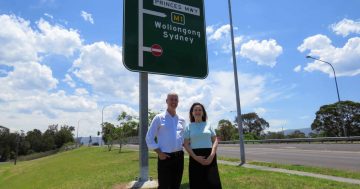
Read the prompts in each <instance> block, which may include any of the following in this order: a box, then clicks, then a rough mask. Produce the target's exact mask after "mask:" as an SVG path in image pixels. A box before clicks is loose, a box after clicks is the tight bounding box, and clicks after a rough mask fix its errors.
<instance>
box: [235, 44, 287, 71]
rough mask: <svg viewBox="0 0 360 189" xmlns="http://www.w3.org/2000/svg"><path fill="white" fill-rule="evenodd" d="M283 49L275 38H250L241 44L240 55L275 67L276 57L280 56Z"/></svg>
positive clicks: (259, 63) (260, 63)
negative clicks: (260, 39) (259, 39)
mask: <svg viewBox="0 0 360 189" xmlns="http://www.w3.org/2000/svg"><path fill="white" fill-rule="evenodd" d="M282 51H283V49H282V47H281V46H280V45H278V44H277V42H276V41H275V40H274V39H270V40H262V41H258V40H250V41H249V42H247V43H244V44H243V45H242V46H241V50H240V55H241V56H242V57H244V58H248V59H250V60H251V61H254V62H256V63H257V64H258V65H265V66H269V67H274V66H275V65H276V58H277V57H278V56H280V54H281V53H282Z"/></svg>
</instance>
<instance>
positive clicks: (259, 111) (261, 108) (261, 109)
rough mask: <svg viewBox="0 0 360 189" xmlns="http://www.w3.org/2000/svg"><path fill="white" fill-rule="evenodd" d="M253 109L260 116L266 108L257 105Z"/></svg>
mask: <svg viewBox="0 0 360 189" xmlns="http://www.w3.org/2000/svg"><path fill="white" fill-rule="evenodd" d="M254 111H255V112H256V113H257V114H258V115H259V116H260V117H263V116H264V114H265V113H266V112H267V110H266V109H265V108H263V107H257V108H254Z"/></svg>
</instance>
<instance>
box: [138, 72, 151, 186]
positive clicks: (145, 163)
mask: <svg viewBox="0 0 360 189" xmlns="http://www.w3.org/2000/svg"><path fill="white" fill-rule="evenodd" d="M139 82H140V86H139V87H140V90H139V92H140V93H139V97H140V99H139V101H140V105H139V111H140V123H139V139H140V144H139V160H140V162H139V163H140V164H139V165H140V177H139V179H140V181H141V182H145V181H147V180H148V177H149V160H148V147H147V145H146V141H145V136H146V133H147V131H148V74H147V73H144V72H140V73H139Z"/></svg>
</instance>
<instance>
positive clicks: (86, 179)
mask: <svg viewBox="0 0 360 189" xmlns="http://www.w3.org/2000/svg"><path fill="white" fill-rule="evenodd" d="M149 156H150V158H149V169H150V173H149V175H150V176H152V177H154V178H156V154H153V153H149ZM187 166H188V159H185V169H184V177H183V182H182V187H181V188H188V170H187ZM219 171H220V177H221V181H222V185H223V188H224V189H227V188H230V189H233V188H242V189H246V188H255V189H256V188H259V189H260V188H261V189H263V188H271V189H273V188H274V189H276V188H278V189H281V188H294V189H297V188H299V189H300V188H301V189H303V188H306V189H310V188H314V189H315V188H330V189H331V188H333V189H337V188H354V189H355V188H359V185H352V184H345V183H339V182H334V181H328V180H323V179H316V178H310V177H302V176H295V175H288V174H283V173H273V172H266V171H258V170H253V169H246V168H241V167H235V166H228V165H219ZM138 173H139V163H138V152H136V151H130V150H124V151H123V152H122V153H118V151H117V150H115V151H111V152H108V151H107V150H106V149H104V148H96V147H93V148H88V147H83V148H80V149H76V150H72V151H67V152H62V153H58V154H55V155H52V156H48V157H45V158H41V159H36V160H32V161H24V162H19V163H18V165H16V166H14V165H13V164H11V163H3V164H0V189H2V188H4V189H5V188H6V189H13V188H14V189H15V188H16V189H17V188H21V189H27V188H42V189H43V188H44V189H46V188H74V189H75V188H76V189H82V188H84V189H85V188H86V189H99V188H113V186H114V185H117V184H122V183H125V184H126V183H128V182H130V181H132V180H133V179H134V178H135V177H136V176H138Z"/></svg>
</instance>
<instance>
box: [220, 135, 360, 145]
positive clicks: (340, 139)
mask: <svg viewBox="0 0 360 189" xmlns="http://www.w3.org/2000/svg"><path fill="white" fill-rule="evenodd" d="M355 141H360V136H352V137H318V138H291V139H264V140H244V143H245V144H248V143H253V144H255V143H260V144H263V143H302V142H305V143H311V142H321V143H324V142H335V143H337V142H350V143H353V142H355ZM219 144H239V141H238V140H232V141H219Z"/></svg>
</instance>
